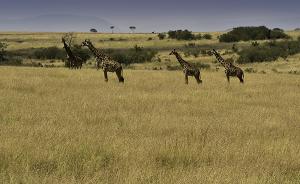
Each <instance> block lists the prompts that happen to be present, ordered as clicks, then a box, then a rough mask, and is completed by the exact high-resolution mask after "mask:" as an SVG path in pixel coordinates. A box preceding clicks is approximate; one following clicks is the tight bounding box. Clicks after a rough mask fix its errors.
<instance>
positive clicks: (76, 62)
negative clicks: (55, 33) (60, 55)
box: [62, 38, 83, 69]
mask: <svg viewBox="0 0 300 184" xmlns="http://www.w3.org/2000/svg"><path fill="white" fill-rule="evenodd" d="M62 42H63V44H64V48H65V50H66V52H67V55H68V62H69V68H70V69H73V68H75V69H78V68H79V69H81V67H82V63H83V60H82V59H81V58H80V57H78V56H75V55H74V54H73V52H72V51H71V48H70V46H69V45H67V43H66V40H65V38H62Z"/></svg>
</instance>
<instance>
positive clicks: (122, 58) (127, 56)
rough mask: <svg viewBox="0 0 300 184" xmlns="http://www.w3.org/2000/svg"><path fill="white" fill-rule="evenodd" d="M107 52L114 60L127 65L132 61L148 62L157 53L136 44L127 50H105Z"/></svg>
mask: <svg viewBox="0 0 300 184" xmlns="http://www.w3.org/2000/svg"><path fill="white" fill-rule="evenodd" d="M107 53H108V54H109V55H110V56H111V57H112V58H113V59H115V60H116V61H118V62H120V63H123V64H125V65H129V64H133V63H145V62H150V61H151V60H152V59H153V58H154V56H155V55H156V54H157V51H154V50H152V49H145V48H142V47H139V46H137V45H136V46H135V47H134V48H132V49H129V50H123V51H117V50H107Z"/></svg>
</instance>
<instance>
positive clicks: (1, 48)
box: [0, 42, 7, 62]
mask: <svg viewBox="0 0 300 184" xmlns="http://www.w3.org/2000/svg"><path fill="white" fill-rule="evenodd" d="M6 48H7V44H6V43H4V42H0V62H1V61H4V60H5V59H6V58H5V54H6V51H5V49H6Z"/></svg>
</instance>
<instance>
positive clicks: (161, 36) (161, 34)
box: [157, 33, 166, 40]
mask: <svg viewBox="0 0 300 184" xmlns="http://www.w3.org/2000/svg"><path fill="white" fill-rule="evenodd" d="M157 36H158V38H159V39H160V40H163V39H165V38H166V34H165V33H159V34H158V35H157Z"/></svg>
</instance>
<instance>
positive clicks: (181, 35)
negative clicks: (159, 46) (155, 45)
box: [168, 29, 195, 40]
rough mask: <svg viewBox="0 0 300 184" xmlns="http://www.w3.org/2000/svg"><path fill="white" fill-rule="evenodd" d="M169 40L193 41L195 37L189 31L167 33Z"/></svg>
mask: <svg viewBox="0 0 300 184" xmlns="http://www.w3.org/2000/svg"><path fill="white" fill-rule="evenodd" d="M168 35H169V38H171V39H177V40H194V39H195V35H193V33H192V32H191V31H189V30H187V29H186V30H176V31H169V32H168Z"/></svg>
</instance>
